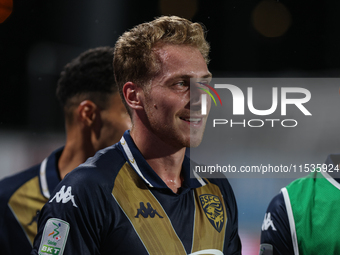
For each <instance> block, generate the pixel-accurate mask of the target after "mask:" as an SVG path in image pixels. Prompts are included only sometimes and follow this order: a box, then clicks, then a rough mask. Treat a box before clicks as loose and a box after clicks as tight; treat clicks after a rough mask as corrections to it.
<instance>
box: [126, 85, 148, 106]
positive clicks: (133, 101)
mask: <svg viewBox="0 0 340 255" xmlns="http://www.w3.org/2000/svg"><path fill="white" fill-rule="evenodd" d="M123 94H124V98H125V101H126V103H127V104H128V106H129V107H130V108H132V109H134V110H138V109H143V101H142V100H141V99H142V98H143V96H144V93H143V89H142V88H141V87H140V86H137V84H135V83H133V82H130V81H129V82H127V83H125V84H124V86H123Z"/></svg>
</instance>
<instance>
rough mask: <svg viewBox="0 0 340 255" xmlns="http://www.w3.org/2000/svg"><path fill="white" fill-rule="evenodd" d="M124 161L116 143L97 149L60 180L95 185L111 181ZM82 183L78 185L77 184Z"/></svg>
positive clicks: (67, 182)
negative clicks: (91, 155)
mask: <svg viewBox="0 0 340 255" xmlns="http://www.w3.org/2000/svg"><path fill="white" fill-rule="evenodd" d="M125 163H126V160H125V158H124V155H123V153H122V152H121V150H120V149H119V147H117V145H112V146H109V147H107V148H105V149H103V150H100V151H98V152H97V153H96V154H95V155H94V156H93V157H91V158H88V159H87V160H86V161H85V163H83V164H81V165H79V166H78V167H77V168H76V169H74V170H73V171H71V172H70V173H69V174H67V175H66V176H65V178H64V180H63V181H62V182H63V183H65V185H66V184H67V185H76V186H85V187H91V186H97V185H104V184H105V183H108V182H109V183H112V180H114V179H115V177H116V176H117V174H118V172H119V170H120V169H121V168H122V166H123V165H124V164H125ZM80 183H81V184H84V185H79V184H80Z"/></svg>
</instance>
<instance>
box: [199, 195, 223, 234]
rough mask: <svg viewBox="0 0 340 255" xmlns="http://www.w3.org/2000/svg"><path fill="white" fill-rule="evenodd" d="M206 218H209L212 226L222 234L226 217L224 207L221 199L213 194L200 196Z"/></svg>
mask: <svg viewBox="0 0 340 255" xmlns="http://www.w3.org/2000/svg"><path fill="white" fill-rule="evenodd" d="M199 199H200V202H201V205H202V208H203V211H204V213H205V216H207V218H208V220H209V221H210V223H211V225H213V227H214V228H215V229H216V230H217V231H218V232H221V230H222V228H223V225H224V221H225V217H224V211H223V206H222V203H221V201H220V198H219V197H218V196H215V195H211V194H204V195H200V196H199Z"/></svg>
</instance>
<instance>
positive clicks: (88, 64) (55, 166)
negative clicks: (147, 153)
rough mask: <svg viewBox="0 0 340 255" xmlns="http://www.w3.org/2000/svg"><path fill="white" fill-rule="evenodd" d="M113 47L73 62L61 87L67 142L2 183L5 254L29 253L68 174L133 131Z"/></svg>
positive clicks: (0, 248) (0, 245) (1, 248)
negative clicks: (44, 209)
mask: <svg viewBox="0 0 340 255" xmlns="http://www.w3.org/2000/svg"><path fill="white" fill-rule="evenodd" d="M112 58H113V49H112V48H110V47H100V48H95V49H91V50H88V51H86V52H84V53H82V54H81V55H80V56H79V57H77V58H76V59H74V60H72V61H71V62H70V63H69V64H67V65H66V66H65V68H64V70H63V71H62V73H61V76H60V79H59V81H58V86H57V97H58V99H59V101H60V103H61V105H62V107H63V110H64V114H65V124H66V144H65V146H64V147H63V148H59V149H57V150H55V151H54V152H52V154H51V155H50V156H48V157H47V158H46V159H44V160H43V161H42V163H40V164H39V165H36V166H33V167H31V168H30V169H27V170H25V171H23V172H21V173H19V174H16V175H13V176H11V177H8V178H5V179H3V180H2V181H1V182H0V253H1V254H6V255H10V254H15V255H16V254H29V252H30V251H31V250H32V244H33V240H34V237H35V235H36V234H37V218H38V215H39V212H40V210H41V208H42V207H43V205H44V204H45V203H46V202H47V201H48V200H49V199H51V197H50V195H51V194H52V191H53V190H54V188H55V187H56V186H57V184H58V183H59V182H60V180H62V179H63V178H64V177H65V175H66V174H67V173H69V172H70V171H71V170H73V169H74V168H76V167H77V166H78V165H79V164H81V163H83V162H84V161H85V160H86V159H87V158H88V157H91V156H93V155H94V154H95V152H96V151H97V150H99V149H102V148H104V147H107V146H109V145H112V144H114V143H116V142H117V141H119V138H120V137H121V135H122V134H123V133H124V131H125V130H126V129H128V128H129V127H130V118H129V116H128V114H127V112H126V109H125V107H124V105H123V103H122V101H121V99H120V96H119V93H118V88H117V86H116V83H115V81H114V76H113V68H112Z"/></svg>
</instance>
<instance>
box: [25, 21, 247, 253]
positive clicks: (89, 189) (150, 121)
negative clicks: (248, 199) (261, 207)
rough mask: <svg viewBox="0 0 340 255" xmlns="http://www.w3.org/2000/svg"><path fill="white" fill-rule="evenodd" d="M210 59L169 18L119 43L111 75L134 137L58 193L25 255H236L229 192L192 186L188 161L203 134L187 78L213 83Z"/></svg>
mask: <svg viewBox="0 0 340 255" xmlns="http://www.w3.org/2000/svg"><path fill="white" fill-rule="evenodd" d="M208 52H209V45H208V43H207V42H206V40H205V38H204V30H203V28H202V26H201V25H200V24H198V23H192V22H190V21H188V20H186V19H183V18H179V17H175V16H171V17H168V16H164V17H161V18H158V19H155V20H153V21H151V22H148V23H143V24H140V25H138V26H136V27H134V28H133V29H131V30H130V31H128V32H125V33H124V34H123V35H122V36H121V37H120V38H119V39H118V41H117V43H116V46H115V56H114V71H115V77H116V81H117V85H118V87H119V91H120V93H121V95H122V97H123V98H124V101H125V104H126V107H127V109H128V111H129V113H130V115H131V117H132V129H131V131H126V132H125V133H124V135H123V137H122V138H121V140H120V142H119V143H117V144H116V145H114V146H113V147H109V148H106V149H104V150H102V151H100V152H98V153H96V155H95V156H94V157H93V158H92V159H89V160H87V162H86V163H85V164H83V165H81V166H79V167H78V169H76V170H74V171H72V173H70V174H69V175H68V176H66V178H65V179H64V180H63V181H62V182H61V183H60V184H59V185H58V187H57V188H56V192H55V193H54V194H53V195H52V196H51V197H52V199H51V200H50V201H49V203H46V205H45V207H44V208H43V210H42V213H41V217H40V218H39V230H38V235H37V237H36V239H35V241H34V248H33V251H32V253H31V254H38V253H39V254H47V252H58V254H59V255H61V254H84V255H85V254H92V255H94V254H102V255H104V254H130V255H133V254H138V255H144V254H150V255H159V254H176V255H181V254H230V255H231V254H240V253H241V243H240V239H239V236H238V223H237V207H236V201H235V197H234V194H233V191H232V188H231V186H230V184H229V182H228V181H227V179H210V180H208V179H202V178H200V177H199V176H197V175H196V177H195V178H190V171H193V169H190V160H189V158H187V157H185V149H186V147H189V146H190V144H191V145H193V146H198V145H199V143H200V142H201V139H202V135H203V132H204V128H205V124H206V118H207V116H205V115H204V116H202V115H201V102H200V98H201V93H204V92H202V90H199V89H197V91H195V93H191V94H190V78H196V79H198V80H200V81H201V82H208V81H209V80H210V78H211V73H210V72H209V70H208V67H207V62H208ZM197 84H198V83H195V86H198V85H197ZM208 108H209V109H210V104H209V106H208ZM209 109H208V110H209ZM190 129H191V131H192V132H191V133H192V134H191V135H190ZM113 158H114V159H115V160H112V159H113ZM79 180H81V185H79ZM56 231H58V234H56ZM59 240H60V241H59Z"/></svg>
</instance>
